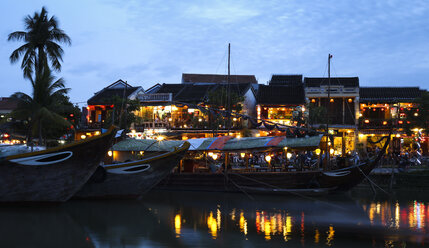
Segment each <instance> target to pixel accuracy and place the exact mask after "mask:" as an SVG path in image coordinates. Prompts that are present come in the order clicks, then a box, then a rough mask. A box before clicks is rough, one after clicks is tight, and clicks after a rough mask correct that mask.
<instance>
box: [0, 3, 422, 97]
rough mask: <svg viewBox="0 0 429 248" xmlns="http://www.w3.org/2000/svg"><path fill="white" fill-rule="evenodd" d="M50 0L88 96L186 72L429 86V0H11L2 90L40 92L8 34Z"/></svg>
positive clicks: (78, 89) (65, 73)
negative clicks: (14, 57) (12, 58)
mask: <svg viewBox="0 0 429 248" xmlns="http://www.w3.org/2000/svg"><path fill="white" fill-rule="evenodd" d="M42 6H45V7H46V8H47V9H48V11H49V15H55V16H56V17H57V18H58V19H59V21H60V28H62V29H63V30H64V31H65V32H66V33H67V34H68V35H69V36H70V37H71V39H72V45H71V46H70V47H68V46H65V45H64V46H63V48H64V50H65V55H64V57H63V59H64V62H63V69H62V71H61V73H59V74H58V76H61V77H63V78H64V79H65V80H66V84H67V87H70V88H71V89H72V90H71V92H70V97H71V100H72V102H85V101H86V100H87V99H88V98H89V97H91V96H92V95H93V93H94V92H96V91H98V90H100V89H102V88H103V87H105V86H107V85H108V84H110V83H112V82H115V81H116V80H118V79H123V80H126V81H128V83H130V84H131V85H133V86H138V85H139V86H143V88H145V89H146V88H148V87H150V86H152V85H153V84H155V83H179V82H180V79H181V74H182V73H184V72H186V73H218V74H222V73H226V72H227V65H226V64H227V63H226V62H227V45H228V43H231V61H232V66H231V73H232V74H253V75H255V76H256V78H257V79H258V80H259V83H266V82H267V81H268V80H269V78H270V77H271V75H272V74H303V75H304V76H308V77H321V76H327V57H328V53H332V54H333V55H334V57H333V60H332V71H331V75H332V76H358V77H359V78H360V84H361V86H420V87H422V88H425V89H428V88H429V3H428V2H427V1H410V0H408V1H395V0H391V1H373V0H353V1H352V0H350V1H347V0H344V1H334V0H332V1H331V0H325V1H302V0H296V1H288V0H282V1H240V0H234V1H191V0H190V1H188V0H184V1H150V0H145V1H143V0H142V1H138V0H135V1H126V0H104V1H101V0H85V1H83V0H74V1H57V0H52V1H48V0H46V1H40V0H27V1H24V0H14V1H7V2H2V9H3V12H2V13H4V14H3V15H1V16H0V23H1V24H0V37H1V38H0V72H1V75H2V82H1V83H0V92H1V95H0V96H9V95H10V94H12V93H14V92H16V91H23V92H26V93H31V89H30V87H29V84H30V83H29V82H28V81H26V80H24V79H23V77H22V72H21V70H20V66H19V64H18V63H17V64H13V65H11V64H10V62H9V55H10V54H11V53H12V51H13V50H14V49H16V48H17V47H18V46H20V45H21V43H19V42H7V35H8V34H9V33H11V32H13V31H17V30H23V28H24V24H23V19H24V17H25V16H26V15H29V14H30V15H33V13H34V12H35V11H40V9H41V8H42Z"/></svg>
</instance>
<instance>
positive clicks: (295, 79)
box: [269, 75, 302, 85]
mask: <svg viewBox="0 0 429 248" xmlns="http://www.w3.org/2000/svg"><path fill="white" fill-rule="evenodd" d="M269 84H270V85H301V84H302V75H272V76H271V80H270V82H269Z"/></svg>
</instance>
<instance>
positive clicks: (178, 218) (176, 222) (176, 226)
mask: <svg viewBox="0 0 429 248" xmlns="http://www.w3.org/2000/svg"><path fill="white" fill-rule="evenodd" d="M181 227H182V218H181V216H180V214H176V216H175V217H174V229H175V231H176V238H179V237H180V229H181Z"/></svg>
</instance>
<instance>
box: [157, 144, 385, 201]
mask: <svg viewBox="0 0 429 248" xmlns="http://www.w3.org/2000/svg"><path fill="white" fill-rule="evenodd" d="M271 138H272V137H271ZM319 141H320V139H319ZM237 142H239V141H237V140H235V141H234V140H233V144H234V146H233V145H232V144H229V145H228V144H227V143H228V141H226V144H225V145H224V146H222V147H223V148H225V147H227V148H229V147H237V148H238V147H239V146H238V144H237ZM281 142H286V141H281ZM302 143H303V142H302V140H301V141H299V138H295V139H294V141H293V142H291V143H289V144H291V145H292V144H300V145H302ZM254 144H255V143H253V145H254ZM265 144H269V142H268V143H265ZM308 144H310V143H308ZM311 144H313V143H311ZM388 144H389V142H388V141H386V143H385V145H384V147H383V149H382V150H381V151H380V153H379V154H377V156H376V157H373V158H368V159H367V160H366V161H364V162H362V163H358V164H353V165H351V166H347V167H345V168H341V169H335V170H324V169H322V168H319V169H317V168H313V169H309V170H293V171H273V170H271V171H270V170H266V171H263V172H261V171H259V172H257V171H254V170H242V171H240V170H234V169H229V170H224V171H222V172H220V173H219V172H218V173H210V172H207V171H204V172H197V173H195V172H194V173H191V172H181V173H174V174H171V175H169V176H168V177H167V178H166V179H164V180H163V181H161V182H160V183H159V184H158V185H157V187H156V189H161V190H184V191H213V192H216V191H217V192H245V193H269V194H299V195H300V194H306V195H323V194H327V193H332V192H338V191H347V190H349V189H351V188H352V187H354V186H356V185H357V184H359V183H360V182H361V181H362V180H363V179H365V178H366V177H367V175H368V174H369V173H370V172H371V170H372V169H373V168H375V166H376V165H377V164H378V161H379V160H380V159H381V157H382V156H383V155H384V152H385V150H386V148H387V146H388ZM218 145H219V144H218ZM273 146H274V145H273ZM222 147H221V146H218V147H217V149H220V150H222ZM299 147H301V148H302V146H299Z"/></svg>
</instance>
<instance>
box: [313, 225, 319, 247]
mask: <svg viewBox="0 0 429 248" xmlns="http://www.w3.org/2000/svg"><path fill="white" fill-rule="evenodd" d="M319 241H320V233H319V229H316V231H315V232H314V243H315V244H318V243H319Z"/></svg>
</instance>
